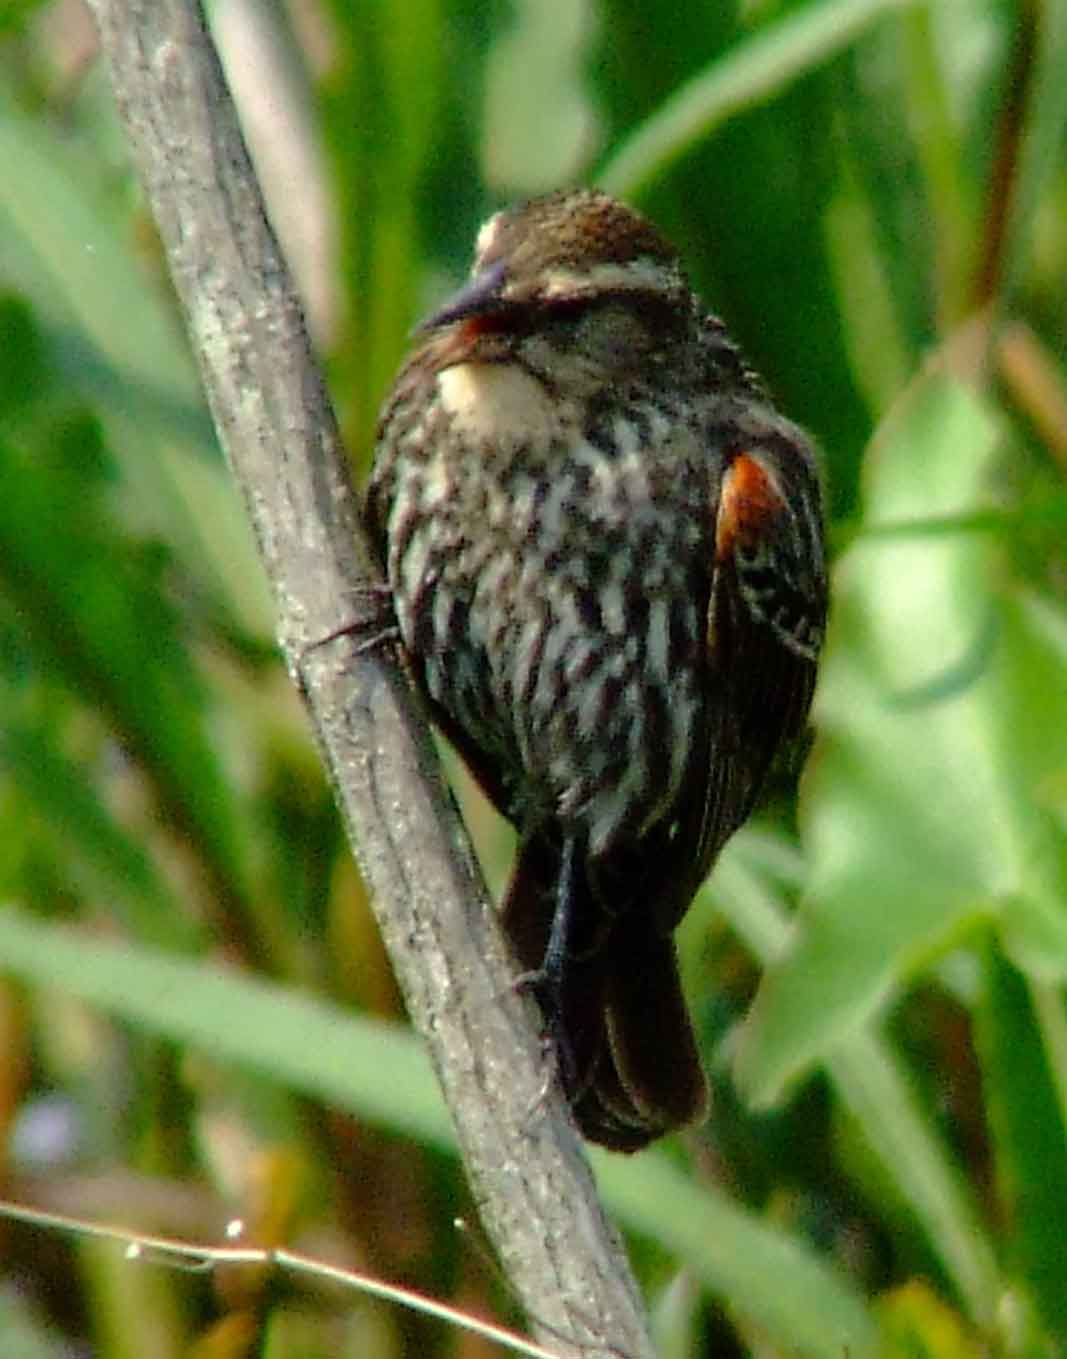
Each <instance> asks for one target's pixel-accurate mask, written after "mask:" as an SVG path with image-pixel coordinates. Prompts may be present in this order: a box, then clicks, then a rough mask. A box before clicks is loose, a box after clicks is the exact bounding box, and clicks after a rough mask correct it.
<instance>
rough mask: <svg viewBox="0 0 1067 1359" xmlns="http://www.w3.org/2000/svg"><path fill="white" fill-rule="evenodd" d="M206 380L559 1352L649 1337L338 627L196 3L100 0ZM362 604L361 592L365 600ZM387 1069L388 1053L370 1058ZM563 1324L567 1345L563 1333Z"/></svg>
mask: <svg viewBox="0 0 1067 1359" xmlns="http://www.w3.org/2000/svg"><path fill="white" fill-rule="evenodd" d="M92 4H93V8H94V10H95V13H96V17H97V22H98V24H99V28H100V34H101V40H102V43H103V47H104V50H105V52H106V55H107V58H108V62H109V65H110V70H111V78H112V83H113V86H114V90H115V95H116V98H117V101H118V105H119V108H120V111H121V114H122V117H123V120H124V121H125V124H126V128H127V131H128V134H129V138H130V142H131V145H132V147H133V152H134V156H135V159H136V162H137V165H138V168H139V170H140V173H141V177H142V179H143V181H144V184H145V188H146V191H147V194H148V200H149V203H150V204H151V207H152V211H153V213H154V215H155V218H156V221H157V223H158V225H159V230H160V234H161V236H162V239H163V242H164V245H165V248H166V251H167V257H168V261H169V264H170V269H171V273H172V275H173V278H174V283H175V286H176V289H177V292H178V295H179V297H180V298H181V301H182V305H183V308H184V310H185V313H186V318H187V321H188V326H189V332H190V335H191V339H192V345H193V348H194V350H195V352H196V353H197V355H198V358H199V362H200V367H201V373H202V377H203V382H204V386H205V388H206V391H207V395H208V400H209V402H210V405H211V410H212V413H213V415H214V418H215V423H216V426H217V428H218V431H219V435H220V438H221V441H222V444H223V447H224V448H225V450H226V453H227V457H228V458H229V461H230V464H231V467H232V470H233V474H234V476H235V478H236V480H237V482H238V484H239V486H240V487H241V490H242V492H243V495H244V498H245V501H246V503H247V506H248V511H249V514H250V516H251V519H252V523H253V525H254V529H255V533H256V537H257V540H258V543H259V547H260V550H261V554H262V558H263V563H264V566H265V568H266V570H267V574H268V576H269V578H270V581H271V584H272V586H273V590H274V597H275V600H276V603H277V607H278V612H279V637H280V640H281V642H282V645H283V647H284V649H285V652H286V655H287V658H288V661H289V666H290V670H291V672H292V673H293V675H294V677H295V678H296V679H297V681H298V683H299V684H300V686H301V689H302V691H303V693H304V696H305V699H306V701H307V706H308V709H309V712H310V714H311V719H312V723H313V725H314V728H315V731H316V734H317V737H318V740H319V744H320V746H321V748H322V751H323V754H324V757H325V759H326V761H327V764H328V766H329V769H330V771H331V773H332V776H333V779H334V781H335V784H336V791H337V797H338V800H339V802H340V805H341V809H342V813H343V815H344V818H345V821H346V824H347V827H348V831H349V835H350V838H351V840H352V843H353V845H354V847H355V850H356V854H357V858H358V860H359V864H360V868H361V870H362V872H363V874H364V877H365V880H366V881H367V884H368V886H369V887H370V889H371V892H372V894H373V899H374V901H375V904H376V910H377V913H378V920H379V924H380V926H381V930H382V934H383V936H384V939H385V942H386V946H387V948H388V950H389V953H390V956H391V959H392V962H393V966H394V968H395V970H396V973H397V976H398V977H399V979H400V983H401V985H402V987H403V989H404V993H405V996H406V999H407V1004H408V1009H409V1013H410V1015H411V1018H412V1021H413V1023H414V1024H415V1026H416V1028H417V1029H418V1030H419V1031H420V1032H421V1033H422V1034H423V1036H424V1037H425V1039H426V1041H427V1043H428V1044H429V1047H430V1052H431V1056H432V1058H433V1062H434V1065H435V1067H436V1070H437V1074H438V1078H439V1080H440V1082H441V1086H442V1089H443V1091H444V1095H445V1099H446V1101H447V1103H448V1107H449V1109H450V1111H451V1114H452V1117H453V1120H454V1122H455V1126H456V1131H457V1135H458V1139H459V1144H460V1148H461V1150H462V1153H463V1157H464V1160H465V1163H466V1166H467V1170H468V1173H469V1176H470V1179H471V1183H472V1186H473V1189H474V1194H475V1198H476V1200H477V1202H478V1205H479V1208H480V1211H481V1213H482V1216H483V1219H484V1221H485V1224H486V1228H487V1231H488V1232H489V1235H490V1236H491V1238H492V1240H493V1241H494V1243H495V1245H496V1248H497V1250H498V1251H499V1253H500V1257H501V1259H502V1261H503V1264H504V1267H505V1269H506V1270H507V1272H508V1275H509V1277H510V1279H511V1280H512V1282H513V1284H514V1287H515V1289H516V1292H517V1293H518V1295H519V1297H520V1299H521V1300H522V1302H523V1304H524V1306H525V1307H526V1309H527V1311H528V1313H529V1315H530V1316H531V1318H534V1319H535V1324H536V1322H543V1323H544V1328H543V1336H544V1338H545V1339H546V1340H548V1339H550V1341H551V1346H552V1348H553V1349H555V1350H556V1351H557V1352H559V1353H561V1354H566V1355H578V1354H581V1355H583V1356H586V1357H587V1359H591V1357H593V1356H597V1355H606V1354H613V1355H616V1356H617V1355H618V1354H619V1353H623V1354H625V1355H627V1356H628V1357H629V1356H632V1357H633V1359H642V1356H651V1355H652V1350H651V1347H650V1342H649V1340H648V1336H647V1331H646V1327H645V1322H644V1319H643V1313H642V1310H641V1303H640V1299H639V1296H638V1292H637V1289H636V1286H635V1284H634V1282H633V1279H632V1277H631V1276H630V1273H629V1270H628V1266H627V1264H626V1261H625V1257H624V1255H623V1253H622V1251H621V1248H620V1245H619V1242H618V1239H617V1237H616V1235H615V1233H614V1231H613V1229H612V1228H611V1226H610V1225H609V1224H608V1223H607V1221H606V1219H605V1218H604V1215H603V1213H602V1210H601V1208H600V1205H599V1202H598V1200H597V1197H596V1192H595V1186H594V1183H593V1180H592V1176H591V1174H590V1171H589V1168H588V1165H587V1163H586V1161H585V1159H584V1157H583V1155H582V1154H581V1151H580V1148H579V1146H578V1143H577V1140H576V1136H575V1134H574V1132H573V1129H572V1127H571V1125H570V1122H569V1119H568V1118H567V1115H566V1113H565V1110H564V1109H563V1106H562V1102H561V1099H560V1096H559V1094H558V1092H557V1091H556V1090H555V1089H553V1090H552V1091H551V1092H550V1094H549V1095H548V1097H547V1098H544V1097H543V1089H542V1087H543V1084H544V1064H543V1060H542V1057H541V1052H540V1045H539V1043H538V1040H537V1037H536V1026H535V1024H534V1023H533V1022H532V1019H533V1013H534V1011H533V1005H532V1002H531V1001H529V1000H520V998H518V997H517V996H516V995H515V994H514V988H513V987H512V985H511V971H510V967H509V964H508V959H507V955H506V951H505V949H504V946H503V944H502V942H501V938H500V935H499V932H498V929H497V925H496V921H495V918H494V915H493V912H492V910H491V908H490V907H489V905H488V903H487V900H486V895H485V890H484V887H483V886H482V884H481V880H480V876H479V875H478V872H477V870H476V868H475V866H474V861H473V858H472V855H471V852H470V848H469V845H468V842H467V840H466V837H465V835H464V832H463V829H462V826H461V825H460V823H459V821H458V818H457V816H456V813H455V810H454V808H453V806H452V804H451V801H450V799H449V798H448V797H447V794H446V793H445V791H444V788H443V786H442V783H441V777H440V772H439V768H438V764H437V761H436V758H435V755H434V753H433V748H432V745H431V743H430V740H429V737H428V733H427V730H426V726H425V723H424V721H423V720H422V718H421V717H420V716H419V714H418V712H417V710H416V708H415V706H414V702H413V697H412V693H411V690H410V687H409V685H408V683H407V681H406V678H405V676H404V674H403V672H402V671H401V670H400V669H399V668H398V667H397V665H396V664H394V663H393V661H392V658H391V656H390V654H389V649H388V648H386V647H382V646H379V647H373V648H370V649H365V650H363V651H362V652H360V650H359V648H358V645H356V644H355V643H354V642H353V640H352V638H351V637H348V636H345V635H338V636H337V637H336V638H335V640H333V641H331V642H330V643H329V644H328V645H322V646H313V644H314V643H316V642H319V641H320V640H321V639H322V638H324V637H328V636H331V635H332V634H335V633H339V632H341V630H343V629H344V627H345V626H346V624H350V623H351V620H352V619H353V617H358V616H359V615H360V613H361V612H365V605H366V588H367V583H368V581H374V580H376V579H378V577H377V572H376V567H375V566H374V565H373V559H372V553H371V552H370V550H369V547H368V543H367V540H366V538H365V535H364V533H363V529H362V526H361V524H360V523H359V517H358V507H357V502H356V497H355V494H354V492H353V489H352V485H351V482H350V479H349V473H348V470H347V465H346V462H345V459H344V454H343V450H342V448H341V445H340V439H339V436H338V432H337V427H336V423H335V420H334V417H333V414H332V412H331V410H330V407H329V403H328V400H327V397H326V393H325V389H324V385H323V381H322V378H321V376H320V374H319V372H318V370H317V368H316V366H315V363H314V361H313V358H312V355H311V350H310V345H309V342H308V338H307V334H306V331H305V327H304V322H303V317H302V315H301V310H300V305H299V303H298V301H297V298H296V295H295V292H294V289H293V285H292V282H291V279H290V276H289V273H288V270H287V268H286V266H285V263H284V261H283V260H282V258H281V256H280V254H279V251H278V247H277V245H276V243H275V240H274V236H273V234H272V232H271V230H270V227H269V226H268V224H267V221H266V218H265V214H264V208H263V204H262V201H261V198H260V194H259V189H258V187H257V184H256V182H255V178H254V176H253V173H252V170H251V167H250V165H249V162H248V157H247V154H246V151H245V147H244V143H243V141H242V139H241V134H240V132H239V130H238V126H237V121H236V117H235V113H234V109H233V106H232V103H231V100H230V97H229V94H228V92H227V90H226V87H225V83H224V81H223V77H222V73H221V70H220V68H219V64H218V60H217V57H216V54H215V51H214V48H213V47H212V45H211V42H210V39H209V38H208V36H207V34H206V32H205V29H204V24H203V18H202V15H201V13H200V9H199V5H198V4H197V2H196V0H92ZM361 605H362V608H361ZM383 1079H388V1073H383ZM561 1335H564V1336H568V1337H573V1338H574V1339H573V1342H571V1343H565V1342H561V1341H560V1338H559V1337H560V1336H561Z"/></svg>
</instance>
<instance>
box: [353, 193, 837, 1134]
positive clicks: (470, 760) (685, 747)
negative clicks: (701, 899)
mask: <svg viewBox="0 0 1067 1359" xmlns="http://www.w3.org/2000/svg"><path fill="white" fill-rule="evenodd" d="M416 337H417V338H416V342H415V344H414V347H413V349H412V351H411V353H410V355H409V357H408V358H407V360H406V362H405V363H404V364H403V366H402V368H401V369H400V372H399V374H398V376H397V377H396V379H395V382H394V384H393V386H392V389H391V391H390V392H389V394H388V396H387V397H386V400H385V402H384V405H383V407H382V410H381V415H380V419H379V424H378V431H377V439H376V448H375V455H374V461H373V466H372V471H371V475H370V478H369V482H368V486H367V491H366V495H365V510H366V516H367V522H368V524H369V527H370V532H371V536H372V540H373V543H374V545H375V548H376V551H377V553H378V555H379V558H380V563H381V566H382V569H383V572H384V574H385V578H386V581H387V585H388V589H389V592H390V594H391V596H392V606H393V610H394V613H395V619H396V626H397V628H398V629H399V634H400V638H401V640H402V643H403V647H404V649H405V651H406V653H407V658H408V661H409V662H410V668H411V672H412V674H413V676H414V678H415V682H416V685H417V687H418V689H419V690H420V691H421V693H422V695H423V697H424V699H425V701H426V703H427V705H428V708H429V712H430V715H431V717H432V719H433V720H434V722H435V723H436V725H437V726H438V727H439V729H440V730H441V731H442V732H443V733H444V735H445V736H446V737H447V738H448V739H449V740H450V741H451V743H452V744H453V745H454V746H455V747H456V749H457V750H458V751H459V753H460V755H461V756H462V758H463V759H464V761H465V762H466V764H467V765H468V766H469V768H470V770H471V771H472V773H473V774H474V776H475V778H476V780H477V781H478V782H479V783H480V785H481V787H482V788H483V789H484V791H485V793H486V794H487V796H488V798H489V799H490V801H491V802H492V803H493V804H494V805H495V806H496V807H497V808H498V809H499V810H500V811H501V812H502V813H503V814H504V816H506V817H507V818H509V819H510V820H511V822H512V823H513V824H514V826H515V828H516V830H517V833H518V845H517V850H516V856H515V863H514V866H513V869H512V874H511V879H510V884H509V886H508V887H507V888H506V890H505V893H504V896H503V901H502V905H501V908H500V910H501V920H502V923H503V928H504V931H505V933H506V936H507V938H508V940H509V942H510V945H511V948H512V951H513V953H514V955H515V961H516V963H517V966H518V977H519V984H520V985H524V986H526V987H527V988H528V989H530V990H531V991H532V992H533V994H534V995H535V997H536V998H537V1001H538V1002H539V1004H540V1007H541V1012H542V1016H543V1023H544V1030H543V1036H544V1037H545V1040H546V1043H549V1044H550V1045H551V1046H552V1047H553V1048H554V1051H555V1056H556V1069H557V1070H558V1073H559V1077H560V1080H561V1082H562V1086H563V1089H564V1093H565V1096H566V1099H567V1102H568V1104H569V1106H570V1109H571V1112H572V1114H573V1117H574V1120H575V1122H576V1124H577V1127H578V1129H579V1130H580V1131H581V1133H582V1134H583V1136H584V1137H586V1138H587V1139H588V1140H590V1141H592V1142H595V1143H599V1144H601V1145H603V1146H605V1147H608V1148H610V1149H612V1150H616V1151H621V1152H634V1151H637V1150H639V1149H641V1148H643V1147H645V1146H647V1145H648V1144H649V1143H650V1142H652V1141H653V1140H654V1139H656V1138H658V1137H660V1136H662V1135H663V1134H665V1133H668V1132H670V1131H672V1130H676V1129H679V1128H683V1127H685V1126H687V1125H690V1124H693V1123H695V1122H697V1121H699V1120H701V1119H702V1118H704V1117H705V1116H706V1113H707V1106H708V1091H707V1081H706V1078H705V1075H704V1070H703V1065H702V1062H701V1058H700V1053H699V1045H698V1042H697V1039H696V1036H695V1033H694V1029H693V1025H692V1022H691V1020H690V1017H689V1014H688V1010H687V1007H686V1002H685V999H684V996H683V993H682V988H681V982H680V974H679V967H678V958H677V952H676V947H675V943H674V930H675V927H676V926H677V925H678V923H679V921H680V920H681V919H682V917H683V915H684V914H685V912H686V910H687V909H688V907H689V905H690V903H691V901H692V899H693V897H694V895H695V894H696V892H697V889H698V888H699V887H700V885H701V883H702V882H703V881H704V879H705V878H706V877H707V875H708V873H709V872H710V869H711V867H712V865H713V864H714V862H715V860H716V857H717V856H718V854H719V852H720V850H721V849H722V847H723V845H724V844H725V843H726V841H727V840H728V839H729V838H730V836H731V835H732V834H733V833H734V832H735V831H736V830H737V829H738V828H739V827H740V826H741V825H742V823H743V822H744V821H745V820H746V819H747V818H748V816H749V815H750V813H751V812H752V810H753V807H754V805H755V804H756V802H757V799H758V798H759V795H760V792H761V789H762V788H763V786H764V784H765V781H766V779H767V776H768V771H769V770H770V768H771V766H772V763H773V762H774V761H775V760H776V758H777V757H778V755H779V754H780V753H781V752H782V751H783V750H784V749H786V748H787V747H789V746H790V745H791V744H793V743H795V742H796V740H797V738H798V737H800V736H802V735H803V733H804V731H805V729H806V724H807V719H808V712H809V707H810V704H811V700H812V694H813V689H814V685H815V678H816V667H817V662H818V656H819V650H820V646H821V643H822V637H823V632H824V627H825V620H826V612H827V580H826V568H825V557H824V540H823V508H822V486H821V475H820V471H819V467H818V462H817V458H816V455H815V452H814V450H813V446H812V443H811V441H810V440H809V438H808V436H807V435H806V434H805V433H804V432H803V431H802V430H801V429H800V428H799V427H798V426H797V425H796V424H794V423H792V422H791V421H790V420H788V419H787V418H786V417H785V416H784V415H782V414H781V413H780V412H779V411H778V410H777V409H776V408H775V406H774V405H773V404H772V401H771V399H770V397H769V396H768V395H767V393H766V391H765V389H764V387H763V384H762V383H761V381H760V379H759V378H758V377H757V376H756V374H755V373H754V372H753V371H752V370H751V369H750V368H749V366H748V365H747V364H746V362H745V361H744V359H743V358H742V356H741V353H740V351H739V349H738V347H737V346H736V345H735V344H734V342H733V341H732V340H731V339H730V337H729V335H728V334H727V331H726V328H725V326H724V324H723V322H722V321H721V320H719V319H718V318H717V317H715V316H714V315H711V314H710V313H708V312H707V311H706V310H705V308H704V306H703V304H702V303H701V301H700V300H699V298H698V297H697V295H696V294H695V292H694V291H693V289H692V287H691V286H690V283H689V281H688V278H687V276H686V274H685V272H684V270H683V267H682V264H681V262H680V259H679V256H678V254H677V252H676V251H675V249H674V248H673V247H672V246H671V245H670V244H669V243H668V241H667V240H666V239H665V237H664V236H663V235H662V234H661V232H660V230H659V229H658V228H657V227H656V226H655V225H653V223H652V222H651V221H649V220H648V219H647V218H646V217H644V216H643V215H641V214H639V213H638V212H636V211H635V210H633V209H631V208H630V207H628V206H626V205H624V204H623V203H621V202H619V201H617V200H616V199H614V198H611V197H609V196H608V195H606V194H604V193H601V192H599V191H597V190H592V189H572V190H565V191H560V192H557V193H553V194H549V195H547V196H543V197H539V198H534V199H531V200H528V201H526V202H523V203H520V204H517V205H515V206H513V207H510V208H507V209H504V210H503V211H500V212H498V213H496V214H495V215H494V216H492V217H491V218H490V219H489V220H488V221H487V222H486V223H485V225H484V226H483V227H482V228H481V230H480V232H479V233H478V237H477V242H476V246H475V251H474V262H473V267H472V270H471V274H470V277H469V279H468V281H467V282H466V283H465V284H464V285H462V286H461V287H460V288H459V290H458V291H457V292H456V293H455V294H454V295H453V296H452V297H450V298H449V299H448V300H447V301H445V302H444V304H443V305H442V306H440V307H439V308H438V309H437V310H436V311H434V312H433V314H432V315H430V316H429V317H428V318H427V319H426V320H425V321H424V322H423V323H422V324H421V325H420V326H419V328H418V330H417V332H416Z"/></svg>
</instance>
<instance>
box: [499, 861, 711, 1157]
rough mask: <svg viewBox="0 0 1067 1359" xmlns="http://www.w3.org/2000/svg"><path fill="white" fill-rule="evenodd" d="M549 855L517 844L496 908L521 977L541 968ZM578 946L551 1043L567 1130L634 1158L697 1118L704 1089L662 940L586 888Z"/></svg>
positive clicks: (550, 882)
mask: <svg viewBox="0 0 1067 1359" xmlns="http://www.w3.org/2000/svg"><path fill="white" fill-rule="evenodd" d="M559 864H560V854H559V850H558V847H556V846H555V845H553V844H552V843H551V842H550V841H548V840H547V839H543V838H540V837H538V838H531V839H529V840H527V841H526V842H524V844H523V845H522V847H521V848H520V851H519V856H518V860H517V862H516V866H515V870H514V872H513V875H512V880H511V884H510V887H509V889H508V892H507V895H506V897H505V901H504V905H503V908H502V910H503V924H504V928H505V930H506V932H507V935H508V938H509V940H510V942H511V945H512V948H513V949H514V951H515V954H516V956H517V958H518V961H519V963H520V964H521V966H522V967H523V969H524V970H529V971H536V970H537V969H539V968H540V967H541V964H542V961H543V959H544V956H545V949H546V946H547V943H548V936H549V931H550V929H551V925H552V912H553V910H554V906H555V891H556V878H557V875H558V872H559ZM575 908H576V910H577V911H578V912H579V915H580V921H581V929H582V933H584V935H585V939H584V940H579V942H578V946H577V947H576V948H575V950H574V955H573V956H572V957H570V958H569V959H568V961H567V965H566V970H565V973H564V983H563V993H562V996H561V998H560V1005H559V1013H558V1014H557V1015H554V1016H546V1019H547V1021H548V1024H549V1027H550V1029H551V1030H552V1031H553V1033H554V1036H555V1037H556V1039H557V1041H559V1042H561V1043H563V1044H565V1045H566V1054H565V1060H563V1061H561V1070H562V1071H563V1072H564V1077H565V1079H564V1084H565V1087H566V1093H567V1098H568V1100H569V1102H570V1105H571V1109H572V1112H573V1114H574V1117H575V1121H576V1122H577V1124H578V1127H579V1129H580V1130H581V1132H582V1134H583V1135H584V1136H585V1137H587V1138H588V1139H589V1140H590V1141H593V1142H598V1143H600V1144H601V1145H603V1146H606V1147H610V1148H611V1149H613V1150H616V1151H637V1150H639V1149H640V1148H641V1147H644V1146H646V1145H647V1144H648V1143H649V1142H651V1141H653V1140H654V1139H655V1138H657V1137H660V1136H662V1135H663V1134H664V1133H665V1132H668V1131H670V1130H671V1129H673V1128H678V1127H682V1126H684V1125H685V1124H687V1123H692V1122H694V1121H695V1120H696V1119H698V1118H700V1117H701V1116H702V1115H703V1113H704V1111H705V1109H706V1106H707V1086H706V1083H705V1080H704V1074H703V1070H702V1067H701V1063H700V1057H699V1054H698V1052H697V1046H696V1039H695V1036H694V1034H693V1030H692V1026H691V1024H690V1021H689V1015H688V1012H687V1010H686V1007H685V1000H684V998H683V995H682V989H681V981H680V978H679V975H678V963H677V956H676V953H675V949H674V943H673V940H672V939H671V938H670V936H669V935H663V934H660V933H657V932H655V929H654V925H653V922H654V921H655V919H656V912H655V911H654V910H652V909H647V910H646V909H644V903H635V904H634V905H632V906H631V907H630V909H629V910H627V911H626V912H625V914H624V915H623V916H621V917H619V916H613V915H609V914H608V912H607V911H606V910H605V909H604V907H603V906H602V905H601V904H599V903H598V902H597V901H596V900H595V899H594V897H593V895H592V893H591V892H589V891H588V888H586V896H585V899H583V900H581V901H579V902H577V903H576V904H575Z"/></svg>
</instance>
